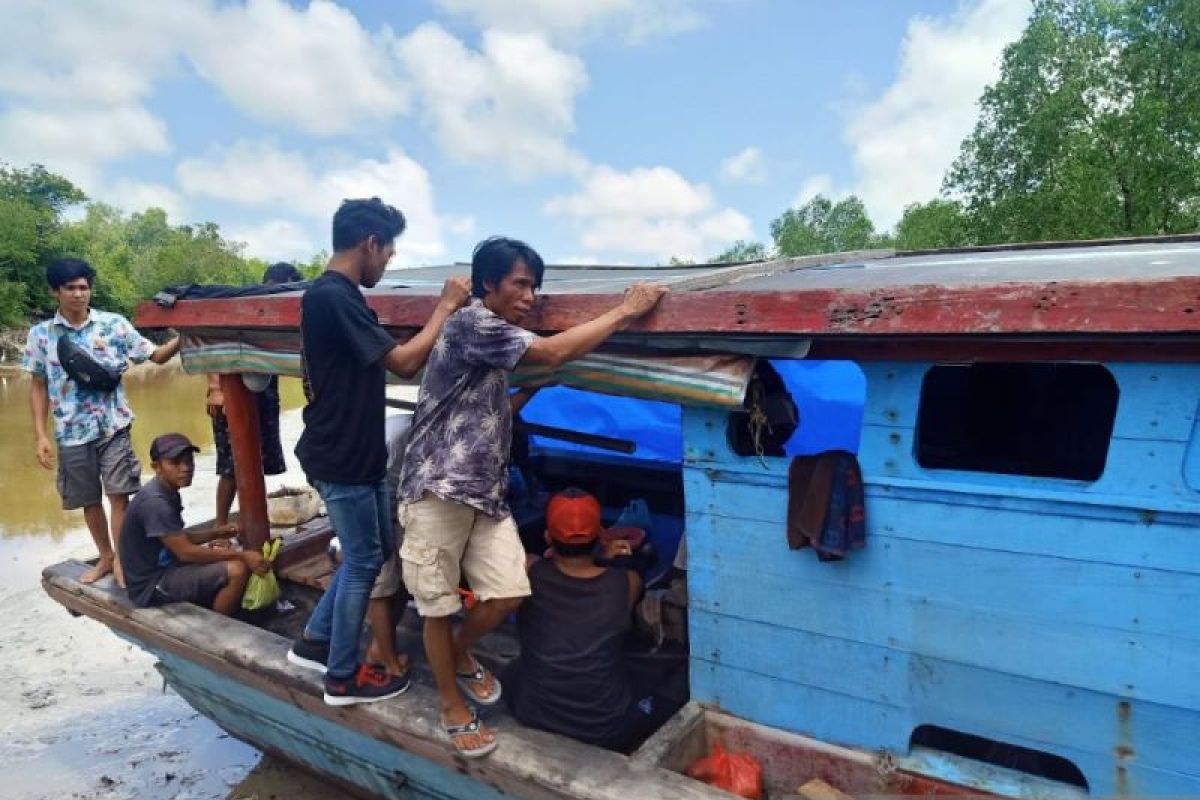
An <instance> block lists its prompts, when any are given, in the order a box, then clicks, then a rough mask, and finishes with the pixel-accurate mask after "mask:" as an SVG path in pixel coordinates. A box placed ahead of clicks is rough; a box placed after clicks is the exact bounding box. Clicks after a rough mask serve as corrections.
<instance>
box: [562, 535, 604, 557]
mask: <svg viewBox="0 0 1200 800" xmlns="http://www.w3.org/2000/svg"><path fill="white" fill-rule="evenodd" d="M597 541H598V540H597V539H593V540H592V541H590V542H579V543H578V544H566V543H565V542H558V541H555V540H554V539H553V538H551V539H550V547H551V549H553V550H554V552H555V553H556V554H558V555H560V556H562V557H563V558H578V557H579V556H590V555H591V554H592V553H594V552H596V542H597Z"/></svg>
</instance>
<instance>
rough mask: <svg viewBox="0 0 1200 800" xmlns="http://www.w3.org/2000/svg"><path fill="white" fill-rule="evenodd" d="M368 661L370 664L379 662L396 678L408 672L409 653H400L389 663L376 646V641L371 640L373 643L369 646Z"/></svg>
mask: <svg viewBox="0 0 1200 800" xmlns="http://www.w3.org/2000/svg"><path fill="white" fill-rule="evenodd" d="M366 661H367V663H368V664H378V665H379V666H381V667H383V668H384V669H385V670H386V671H387V673H388V674H389V675H391V676H392V677H394V678H399V677H400V676H402V675H406V674H408V664H409V661H408V654H407V653H400V654H399V655H397V656H396V658H395V659H394V660H393V661H392V662H391V663H388V659H385V658H383V657H381V656H380V655H379V648H377V647H376V646H375V643H374V642H371V645H370V646H369V647H368V648H367V658H366Z"/></svg>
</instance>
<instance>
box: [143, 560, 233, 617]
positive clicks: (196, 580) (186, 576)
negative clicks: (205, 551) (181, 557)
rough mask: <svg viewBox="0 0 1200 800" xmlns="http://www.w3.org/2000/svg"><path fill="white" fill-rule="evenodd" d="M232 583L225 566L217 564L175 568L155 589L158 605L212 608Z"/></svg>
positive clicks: (168, 568)
mask: <svg viewBox="0 0 1200 800" xmlns="http://www.w3.org/2000/svg"><path fill="white" fill-rule="evenodd" d="M227 583H229V571H228V570H227V569H226V568H225V562H224V561H221V562H218V563H216V564H173V565H172V566H170V567H167V571H166V572H164V573H163V574H162V577H161V578H159V579H158V583H157V584H156V585H155V587H154V588H155V589H156V590H157V591H156V592H155V604H156V605H157V604H161V603H194V604H196V605H198V606H204V607H205V608H212V606H213V600H214V599H215V598H216V596H217V592H219V591H221V590H222V589H224V588H225V584H227Z"/></svg>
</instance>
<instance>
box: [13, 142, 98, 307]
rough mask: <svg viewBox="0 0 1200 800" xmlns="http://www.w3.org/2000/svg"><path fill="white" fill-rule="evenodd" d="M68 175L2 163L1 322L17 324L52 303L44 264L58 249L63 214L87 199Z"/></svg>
mask: <svg viewBox="0 0 1200 800" xmlns="http://www.w3.org/2000/svg"><path fill="white" fill-rule="evenodd" d="M86 199H87V196H86V195H84V193H83V192H81V191H80V190H79V189H78V188H77V187H75V185H74V184H72V183H71V182H70V181H68V180H67V179H66V178H62V177H59V176H58V175H55V174H53V173H51V172H48V171H47V170H46V169H45V167H43V166H41V165H40V164H34V165H33V166H31V167H29V168H28V169H14V168H12V167H8V166H6V165H3V164H0V324H2V325H12V324H19V323H20V322H21V321H23V320H24V319H25V318H26V317H28V316H29V315H30V314H33V313H38V312H42V311H45V310H47V309H49V308H52V307H53V302H52V300H51V298H50V294H49V292H48V291H47V289H46V281H45V278H44V275H45V264H46V263H48V262H49V261H50V259H51V258H53V257H55V256H56V255H57V251H56V248H57V241H56V239H57V236H58V235H59V233H60V232H61V230H62V225H61V221H60V218H61V214H62V212H63V211H64V210H65V209H66V208H68V207H69V206H71V205H73V204H75V203H79V202H82V201H83V200H86Z"/></svg>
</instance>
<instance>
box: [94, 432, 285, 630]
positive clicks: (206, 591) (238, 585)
mask: <svg viewBox="0 0 1200 800" xmlns="http://www.w3.org/2000/svg"><path fill="white" fill-rule="evenodd" d="M199 451H200V448H198V447H196V446H195V445H194V444H192V443H191V441H190V440H189V439H188V438H187V437H186V436H184V435H183V434H182V433H164V434H163V435H162V436H159V437H158V438H157V439H155V440H154V441H153V442H151V443H150V462H151V464H152V465H153V466H154V480H152V481H150V482H149V483H147V484H146V485H145V486H143V487H142V488H141V489H139V490H138V493H137V494H135V495H134V496H133V500H131V501H130V502H129V509H128V510H127V511H126V513H125V519H124V521H123V522H122V524H121V536H120V539H119V540H118V542H119V544H118V546H119V547H120V550H121V553H120V556H121V563H122V564H123V565H124V566H125V585H126V591H128V592H129V599H130V601H131V602H132V603H133V604H134V605H135V606H138V607H139V608H144V607H146V606H153V605H160V604H162V603H181V602H183V603H195V604H196V605H199V606H204V607H205V608H211V609H212V610H214V611H216V612H217V613H219V614H225V615H231V614H233V612H234V611H236V610H237V608H238V606H239V605H241V601H242V592H243V591H244V590H245V588H246V581H248V580H249V579H250V573H251V572H257V573H259V574H260V575H261V574H265V573H266V572H268V571H269V570H270V569H271V565H270V563H268V562H267V560H266V559H265V558H263V555H262V553H259V552H257V551H254V550H244V551H243V550H234V549H232V548H215V547H203V546H202V545H205V544H208V543H209V542H212V541H215V540H218V539H229V538H231V537H233V536H236V535H237V532H238V529H237V526H236V525H217V526H215V527H212V528H208V529H205V530H199V531H186V530H184V524H183V500H182V499H181V498H180V497H179V490H180V489H181V488H183V487H184V486H191V485H192V475H193V474H194V473H195V471H196V464H195V461H194V459H193V456H194V454H195V453H198V452H199Z"/></svg>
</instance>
